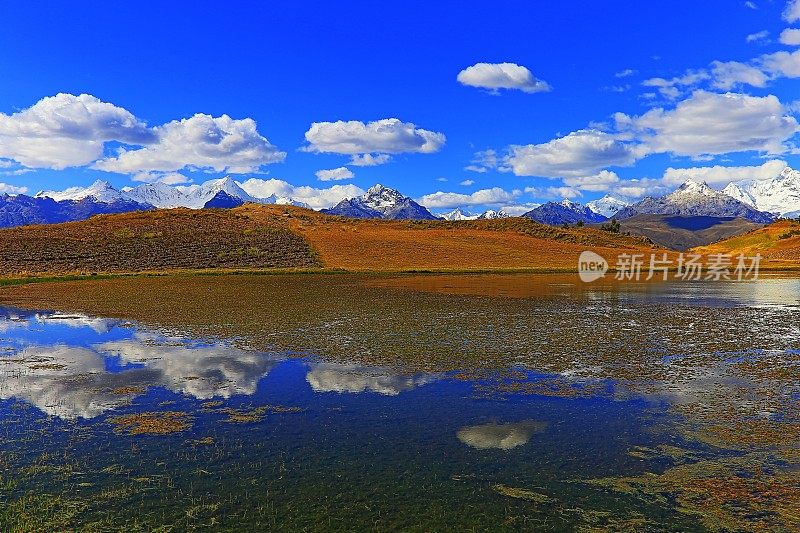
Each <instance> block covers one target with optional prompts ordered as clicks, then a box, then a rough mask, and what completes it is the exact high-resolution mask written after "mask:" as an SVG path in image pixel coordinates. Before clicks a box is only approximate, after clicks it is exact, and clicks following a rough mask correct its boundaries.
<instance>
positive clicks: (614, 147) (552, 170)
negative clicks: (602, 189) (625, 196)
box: [504, 129, 637, 178]
mask: <svg viewBox="0 0 800 533" xmlns="http://www.w3.org/2000/svg"><path fill="white" fill-rule="evenodd" d="M636 158H637V156H636V151H635V147H633V146H631V145H630V144H628V143H626V142H623V141H621V140H620V139H619V138H618V137H617V136H615V135H611V134H609V133H606V132H603V131H599V130H592V129H587V130H579V131H575V132H572V133H570V134H569V135H566V136H565V137H560V138H557V139H553V140H551V141H548V142H546V143H542V144H528V145H524V146H511V147H510V148H509V154H508V155H507V156H506V158H505V159H504V164H505V165H507V166H508V167H510V168H511V170H512V171H513V172H514V174H515V175H517V176H541V177H546V178H559V177H564V176H569V177H581V176H587V175H591V174H594V173H596V172H599V171H600V170H602V169H603V167H607V166H612V165H619V166H624V165H630V164H632V163H633V162H634V161H635V160H636Z"/></svg>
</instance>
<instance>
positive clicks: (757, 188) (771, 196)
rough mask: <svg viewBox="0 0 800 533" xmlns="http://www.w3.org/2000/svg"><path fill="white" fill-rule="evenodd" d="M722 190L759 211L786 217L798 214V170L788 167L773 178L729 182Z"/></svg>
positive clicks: (799, 183) (799, 191) (799, 192)
mask: <svg viewBox="0 0 800 533" xmlns="http://www.w3.org/2000/svg"><path fill="white" fill-rule="evenodd" d="M722 192H724V193H725V194H727V195H729V196H731V197H733V198H736V199H737V200H739V201H740V202H744V203H745V204H748V205H750V206H751V207H754V208H756V209H758V210H760V211H766V212H769V213H774V214H776V215H779V216H782V217H788V218H795V217H797V216H800V172H798V171H797V170H794V169H792V168H790V167H786V168H784V169H783V170H782V171H781V173H780V174H778V175H777V176H775V177H774V178H770V179H761V180H757V179H749V180H742V181H737V182H734V183H731V184H729V185H728V186H727V187H725V189H723V191H722Z"/></svg>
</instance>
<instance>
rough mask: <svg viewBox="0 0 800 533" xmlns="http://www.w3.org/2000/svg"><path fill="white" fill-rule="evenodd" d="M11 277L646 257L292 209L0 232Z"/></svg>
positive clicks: (587, 244) (545, 264) (524, 224)
mask: <svg viewBox="0 0 800 533" xmlns="http://www.w3.org/2000/svg"><path fill="white" fill-rule="evenodd" d="M0 247H2V249H3V251H4V253H3V254H2V255H0V275H6V276H9V277H26V276H45V275H56V276H63V275H70V274H114V273H137V272H167V271H176V270H231V269H249V270H264V269H309V268H312V269H315V268H322V267H325V268H330V269H345V270H355V271H367V270H374V271H402V270H461V271H464V270H487V269H489V270H491V269H494V270H498V269H529V270H554V269H574V265H575V264H576V260H577V257H578V255H579V254H580V252H581V251H583V250H585V249H587V248H591V249H593V250H595V251H598V252H599V253H601V254H603V252H604V251H606V252H610V253H611V254H613V255H616V253H618V251H619V250H620V249H625V250H647V251H650V250H651V249H652V248H651V245H650V244H649V243H648V241H646V240H644V239H641V238H638V237H628V236H624V235H615V234H610V233H606V232H603V231H600V230H597V229H594V228H569V229H564V228H554V227H550V226H545V225H542V224H538V223H536V222H533V221H531V220H528V219H523V218H514V219H506V220H486V221H472V222H447V221H383V220H353V219H346V218H341V217H334V216H328V215H323V214H321V213H317V212H314V211H311V210H308V209H302V208H297V207H289V206H274V205H253V204H248V205H244V206H241V207H238V208H236V209H231V210H219V209H204V210H197V211H193V210H189V209H170V210H158V211H148V212H140V213H126V214H120V215H102V216H97V217H93V218H91V219H89V220H85V221H81V222H70V223H66V224H52V225H42V226H26V227H20V228H11V229H5V230H0Z"/></svg>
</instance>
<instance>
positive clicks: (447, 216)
mask: <svg viewBox="0 0 800 533" xmlns="http://www.w3.org/2000/svg"><path fill="white" fill-rule="evenodd" d="M479 216H480V215H474V214H472V213H470V212H469V211H464V210H463V209H461V208H460V207H456V208H455V209H453V210H452V211H450V212H449V213H444V214H442V215H440V217H441V218H442V219H444V220H450V221H456V220H475V219H477V218H478V217H479Z"/></svg>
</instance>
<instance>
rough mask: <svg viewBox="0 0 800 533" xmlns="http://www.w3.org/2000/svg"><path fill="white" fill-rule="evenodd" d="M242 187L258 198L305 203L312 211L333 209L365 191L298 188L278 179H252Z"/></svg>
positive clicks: (341, 187) (346, 187) (347, 187)
mask: <svg viewBox="0 0 800 533" xmlns="http://www.w3.org/2000/svg"><path fill="white" fill-rule="evenodd" d="M241 185H242V189H244V190H245V191H246V192H247V193H248V194H250V195H251V196H254V197H256V198H266V197H268V196H271V195H273V194H274V195H276V196H284V197H289V198H292V199H295V200H299V201H301V202H305V203H306V204H308V205H309V206H310V207H311V208H312V209H324V208H328V207H332V206H334V205H336V204H337V203H339V202H340V201H342V200H343V199H345V198H353V197H356V196H361V195H362V194H364V191H363V189H360V188H359V187H356V186H355V185H353V184H347V185H333V186H332V187H329V188H327V189H317V188H314V187H309V186H298V187H296V186H294V185H292V184H291V183H288V182H285V181H283V180H278V179H269V180H262V179H256V178H251V179H249V180H247V181H245V182H244V183H242V184H241Z"/></svg>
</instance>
